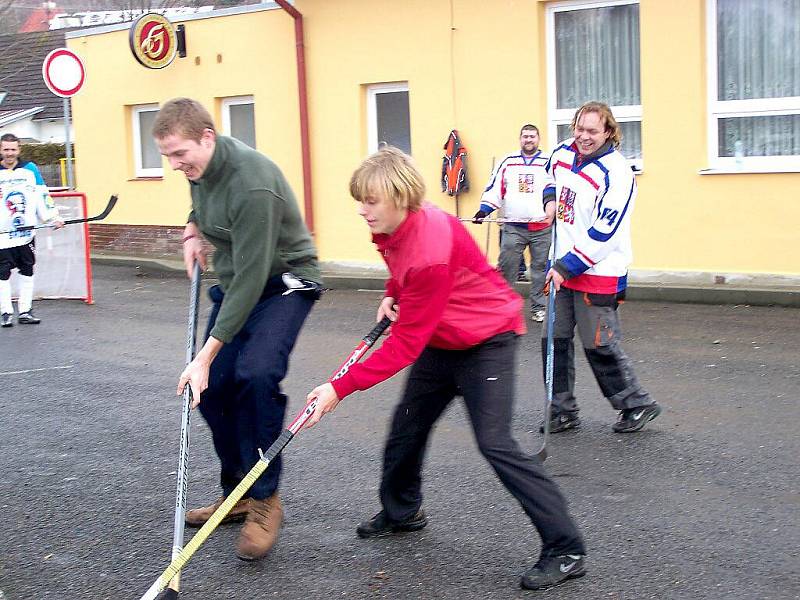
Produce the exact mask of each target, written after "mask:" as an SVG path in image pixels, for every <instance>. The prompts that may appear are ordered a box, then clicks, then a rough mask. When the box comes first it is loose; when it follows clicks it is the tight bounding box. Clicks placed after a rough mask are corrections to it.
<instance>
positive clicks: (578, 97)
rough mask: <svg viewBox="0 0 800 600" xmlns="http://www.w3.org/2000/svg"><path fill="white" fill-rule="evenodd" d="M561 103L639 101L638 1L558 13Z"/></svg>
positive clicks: (572, 105) (574, 105) (564, 105)
mask: <svg viewBox="0 0 800 600" xmlns="http://www.w3.org/2000/svg"><path fill="white" fill-rule="evenodd" d="M554 16H555V39H556V41H555V47H556V48H555V54H556V57H555V58H556V88H557V89H556V94H557V104H558V108H577V107H578V106H580V105H581V104H583V103H584V102H588V101H589V100H599V101H601V102H605V103H606V104H608V105H610V106H614V105H617V106H619V105H637V104H641V103H642V102H641V93H640V88H639V5H638V4H625V5H622V6H608V7H603V8H591V9H581V10H570V11H558V12H556V13H555V15H554Z"/></svg>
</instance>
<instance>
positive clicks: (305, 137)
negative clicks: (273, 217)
mask: <svg viewBox="0 0 800 600" xmlns="http://www.w3.org/2000/svg"><path fill="white" fill-rule="evenodd" d="M274 2H275V4H277V5H278V6H280V7H281V8H282V9H283V10H285V11H286V12H287V13H289V15H290V16H291V17H292V18H293V19H294V40H295V47H296V49H297V95H298V101H299V103H300V144H301V147H302V153H303V207H304V208H305V221H306V227H308V230H309V231H310V232H311V235H312V236H313V235H314V202H313V195H312V190H311V141H310V140H309V134H308V89H307V87H306V55H305V43H304V37H305V35H304V33H303V15H302V14H301V13H300V12H299V11H298V10H297V9H296V8H295V7H293V6H291V5H290V4H289V3H288V2H287V1H286V0H274Z"/></svg>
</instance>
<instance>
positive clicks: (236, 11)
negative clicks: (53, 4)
mask: <svg viewBox="0 0 800 600" xmlns="http://www.w3.org/2000/svg"><path fill="white" fill-rule="evenodd" d="M290 1H291V0H290ZM292 4H294V2H292ZM276 9H280V6H278V5H277V4H276V3H275V2H262V3H260V4H251V5H248V6H233V7H231V8H220V9H218V10H212V11H209V12H206V13H200V14H196V15H187V16H185V17H181V18H180V19H175V20H174V22H175V23H184V22H186V21H198V20H200V19H213V18H215V17H227V16H229V15H243V14H248V13H255V12H261V11H265V10H276ZM131 23H133V21H126V22H125V23H114V24H113V25H101V26H100V27H88V28H86V29H76V30H73V31H70V32H67V33H65V34H64V39H67V40H74V39H78V38H82V37H86V36H90V35H101V34H103V33H109V32H112V31H126V30H128V29H130V28H131Z"/></svg>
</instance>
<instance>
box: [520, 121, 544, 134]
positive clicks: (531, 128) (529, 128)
mask: <svg viewBox="0 0 800 600" xmlns="http://www.w3.org/2000/svg"><path fill="white" fill-rule="evenodd" d="M523 131H535V132H536V135H539V128H538V127H537V126H536V125H533V124H532V123H525V125H523V126H522V127H520V130H519V134H520V135H522V132H523Z"/></svg>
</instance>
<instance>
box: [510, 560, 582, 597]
mask: <svg viewBox="0 0 800 600" xmlns="http://www.w3.org/2000/svg"><path fill="white" fill-rule="evenodd" d="M584 575H586V569H585V567H584V566H583V556H581V555H580V554H562V555H561V556H552V557H549V558H540V559H539V562H537V563H536V564H535V565H533V567H531V568H530V569H528V570H527V571H526V572H525V574H524V575H523V576H522V579H521V580H520V582H519V585H520V587H522V589H525V590H546V589H547V588H551V587H554V586H556V585H559V584H562V583H564V582H565V581H567V580H569V579H577V578H578V577H583V576H584Z"/></svg>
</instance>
